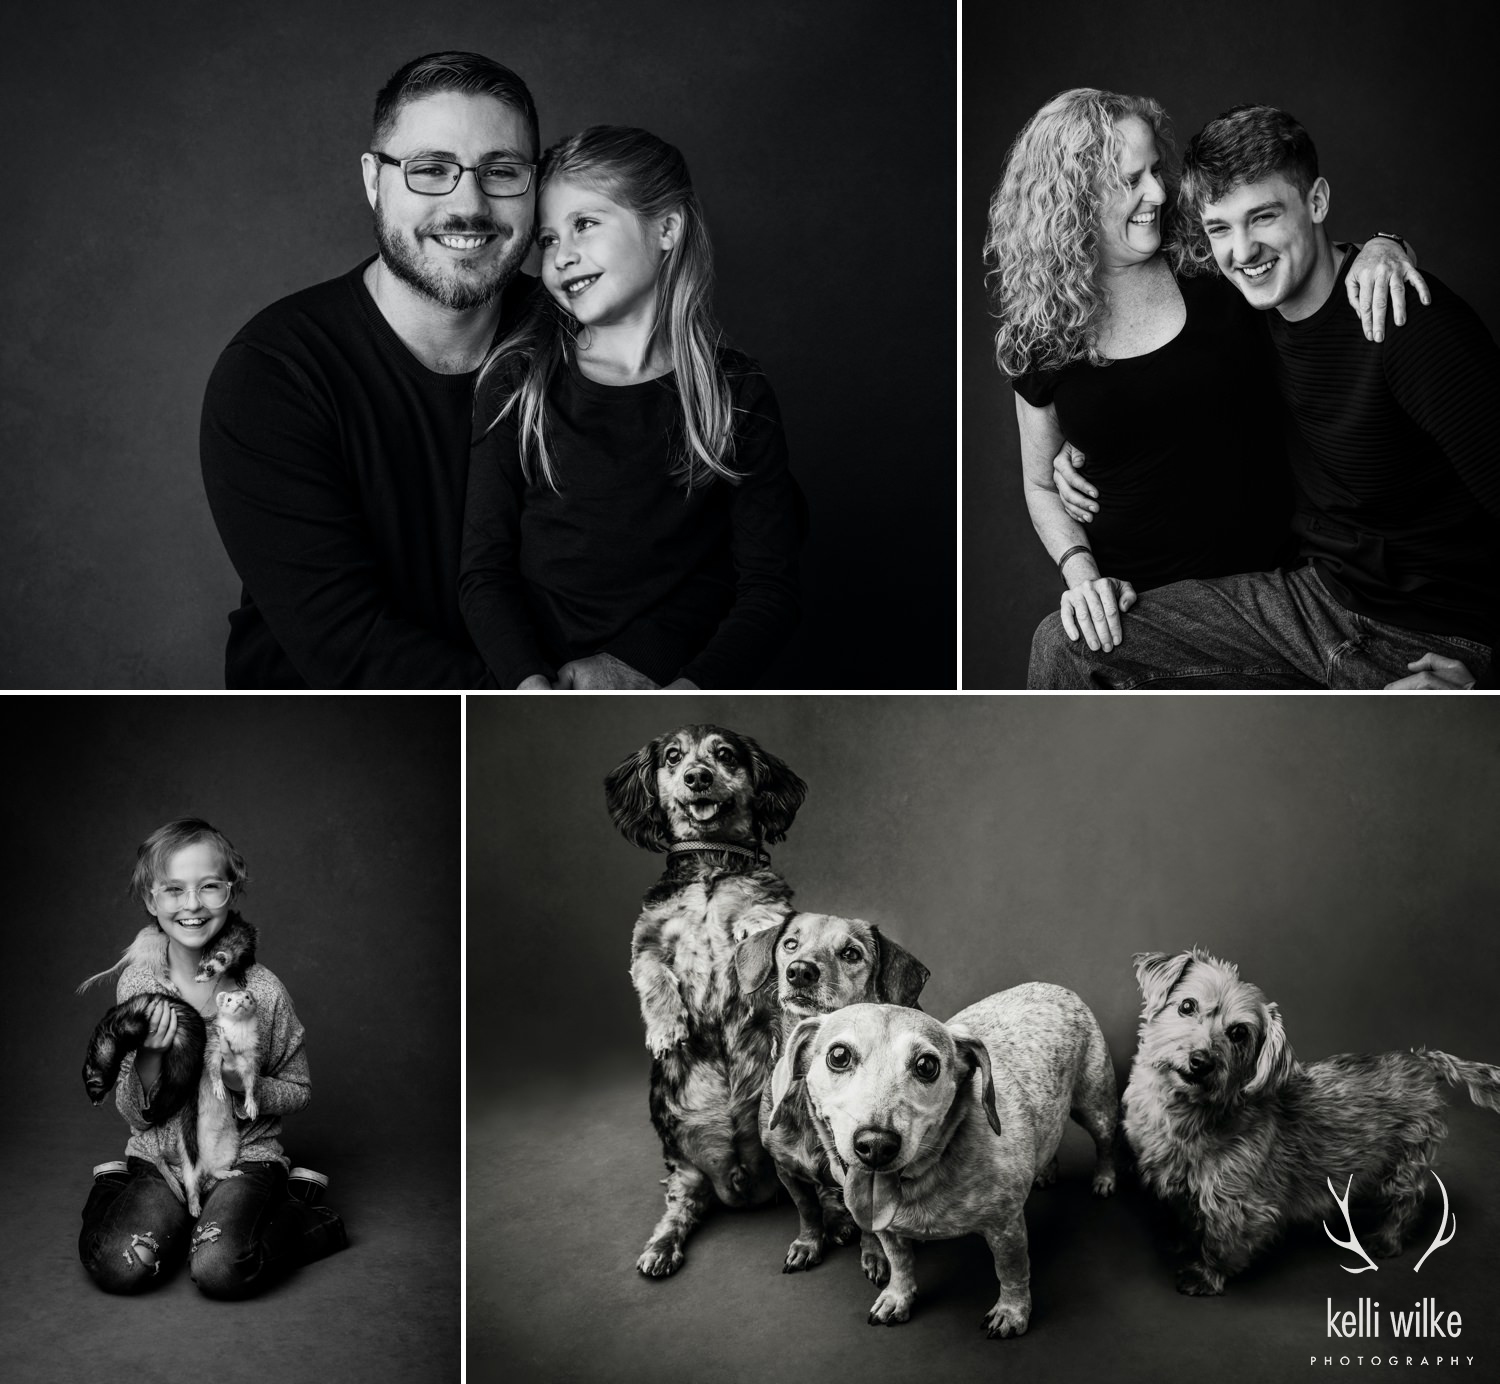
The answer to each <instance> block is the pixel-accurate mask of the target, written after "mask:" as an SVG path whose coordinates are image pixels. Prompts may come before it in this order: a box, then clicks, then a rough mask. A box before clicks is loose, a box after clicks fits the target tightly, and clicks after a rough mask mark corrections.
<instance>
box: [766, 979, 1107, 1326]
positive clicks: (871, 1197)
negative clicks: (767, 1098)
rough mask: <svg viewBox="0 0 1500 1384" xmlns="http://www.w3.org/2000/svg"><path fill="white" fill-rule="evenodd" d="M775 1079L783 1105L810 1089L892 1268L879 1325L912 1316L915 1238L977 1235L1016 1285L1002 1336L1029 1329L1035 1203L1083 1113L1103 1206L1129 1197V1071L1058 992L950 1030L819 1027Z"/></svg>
mask: <svg viewBox="0 0 1500 1384" xmlns="http://www.w3.org/2000/svg"><path fill="white" fill-rule="evenodd" d="M771 1079H772V1082H773V1088H772V1096H773V1099H774V1100H775V1101H776V1103H777V1105H778V1106H780V1105H781V1104H782V1103H783V1102H784V1101H785V1100H786V1099H787V1093H788V1091H789V1090H790V1089H792V1088H793V1087H794V1085H795V1084H796V1083H798V1082H801V1083H803V1084H804V1085H805V1089H806V1092H807V1103H808V1108H809V1110H810V1112H811V1114H812V1118H813V1123H814V1127H815V1128H816V1129H817V1131H818V1137H819V1138H820V1139H821V1141H822V1144H823V1148H824V1150H825V1151H826V1152H827V1153H828V1155H829V1164H830V1167H831V1169H832V1171H833V1175H834V1177H835V1178H837V1179H838V1181H839V1182H840V1183H841V1184H842V1185H843V1188H844V1201H845V1203H846V1205H847V1206H848V1208H849V1210H850V1212H851V1214H852V1215H853V1216H854V1219H855V1221H856V1222H858V1224H859V1226H860V1228H861V1229H864V1230H874V1231H876V1232H877V1233H878V1234H879V1236H880V1243H881V1246H882V1248H883V1249H884V1250H885V1253H886V1257H887V1258H888V1259H889V1260H890V1266H891V1269H890V1282H889V1283H887V1284H886V1286H885V1288H884V1289H883V1290H882V1292H881V1294H880V1296H879V1297H878V1298H876V1299H875V1303H874V1306H873V1307H871V1309H870V1317H869V1320H870V1322H871V1324H872V1325H886V1326H891V1325H894V1324H895V1323H897V1322H904V1321H905V1320H906V1319H907V1318H908V1317H909V1316H910V1315H911V1308H912V1303H913V1301H914V1300H915V1299H916V1295H917V1283H916V1276H915V1273H914V1272H913V1268H914V1255H913V1253H912V1244H911V1242H912V1240H948V1239H952V1238H954V1237H955V1236H958V1235H970V1234H976V1235H983V1236H984V1238H985V1241H986V1243H987V1244H988V1245H989V1247H990V1252H991V1253H992V1254H993V1255H994V1256H995V1276H996V1277H997V1278H998V1279H999V1280H1000V1297H999V1299H998V1300H997V1301H996V1303H995V1305H994V1307H992V1308H991V1309H990V1311H989V1313H988V1314H987V1315H986V1317H985V1320H984V1324H985V1327H986V1330H987V1332H988V1334H989V1335H990V1336H1019V1335H1020V1334H1021V1333H1022V1332H1024V1331H1025V1330H1026V1327H1027V1325H1028V1324H1029V1322H1030V1320H1031V1262H1030V1259H1029V1258H1028V1255H1027V1249H1026V1217H1025V1206H1026V1197H1027V1194H1028V1193H1029V1192H1030V1191H1031V1188H1032V1186H1033V1185H1034V1184H1035V1185H1041V1186H1045V1185H1046V1184H1047V1183H1049V1182H1051V1181H1052V1180H1053V1179H1054V1178H1055V1177H1056V1175H1057V1156H1056V1155H1057V1146H1058V1144H1059V1142H1061V1140H1062V1134H1063V1128H1064V1126H1065V1125H1066V1124H1067V1122H1068V1116H1069V1114H1070V1113H1071V1114H1072V1116H1073V1118H1074V1119H1075V1120H1077V1121H1078V1123H1079V1124H1081V1125H1082V1126H1083V1127H1084V1128H1085V1129H1086V1130H1087V1131H1088V1132H1089V1134H1090V1135H1092V1136H1093V1139H1094V1147H1095V1149H1096V1151H1097V1160H1096V1162H1095V1166H1094V1179H1093V1188H1094V1193H1095V1195H1097V1196H1108V1195H1109V1194H1110V1193H1111V1192H1112V1191H1113V1190H1114V1186H1115V1166H1114V1136H1115V1119H1116V1113H1117V1100H1116V1096H1115V1074H1114V1068H1113V1067H1112V1066H1111V1065H1110V1060H1109V1052H1108V1050H1107V1049H1106V1047H1105V1045H1104V1035H1103V1034H1102V1033H1101V1032H1100V1031H1099V1024H1098V1022H1097V1021H1096V1020H1095V1018H1094V1016H1093V1015H1092V1014H1091V1013H1090V1012H1089V1008H1088V1006H1087V1005H1086V1004H1084V1002H1083V1001H1082V1000H1081V999H1079V998H1078V996H1077V995H1075V994H1074V993H1073V992H1072V991H1071V990H1064V989H1063V988H1062V987H1061V986H1058V985H1042V984H1027V985H1017V986H1015V987H1014V988H1013V989H1010V990H1005V991H1003V992H1002V993H1000V994H998V995H991V996H989V997H988V998H987V999H983V1000H980V1001H979V1002H978V1003H977V1004H973V1005H970V1006H969V1008H967V1009H965V1010H963V1011H962V1012H961V1013H959V1014H955V1015H954V1016H953V1018H952V1019H951V1020H950V1021H949V1022H948V1023H946V1024H943V1023H939V1022H938V1020H936V1019H934V1018H933V1017H932V1016H931V1015H930V1014H924V1013H922V1012H921V1011H920V1010H917V1009H903V1008H900V1007H899V1006H897V1005H893V1004H852V1005H850V1006H849V1007H848V1008H846V1009H839V1010H835V1011H834V1012H833V1013H832V1014H827V1015H823V1016H821V1017H818V1018H810V1019H804V1020H803V1021H802V1022H801V1023H800V1024H799V1025H798V1026H797V1029H796V1031H795V1032H794V1033H793V1035H792V1039H791V1042H790V1043H788V1045H787V1049H786V1051H785V1052H784V1053H783V1054H782V1056H781V1058H780V1059H779V1060H778V1061H777V1063H776V1068H775V1071H774V1072H773V1073H772V1078H771Z"/></svg>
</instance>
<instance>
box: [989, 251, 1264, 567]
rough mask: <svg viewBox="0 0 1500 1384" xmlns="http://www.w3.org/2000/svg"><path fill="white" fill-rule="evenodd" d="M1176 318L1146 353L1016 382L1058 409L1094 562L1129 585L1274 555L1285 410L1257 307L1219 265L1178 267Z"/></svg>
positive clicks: (1030, 398) (1038, 403)
mask: <svg viewBox="0 0 1500 1384" xmlns="http://www.w3.org/2000/svg"><path fill="white" fill-rule="evenodd" d="M1176 282H1177V286H1178V288H1179V289H1180V290H1181V293H1182V298H1183V303H1184V305H1185V306H1186V309H1187V320H1186V322H1185V323H1184V325H1183V328H1182V330H1181V331H1180V332H1179V333H1178V334H1177V335H1176V336H1175V337H1173V338H1172V340H1171V341H1169V342H1167V343H1166V344H1165V345H1164V346H1161V347H1159V348H1158V349H1157V350H1155V351H1151V352H1148V353H1147V354H1146V355H1143V356H1132V357H1128V358H1126V359H1123V360H1113V361H1111V362H1110V363H1109V364H1108V365H1105V366H1093V365H1090V364H1089V363H1088V362H1087V361H1075V362H1073V363H1072V364H1070V365H1067V366H1064V367H1063V369H1061V370H1052V371H1045V372H1033V373H1031V374H1027V375H1022V376H1020V377H1019V378H1018V379H1016V380H1015V381H1014V382H1013V383H1014V386H1015V390H1016V392H1017V393H1018V394H1019V395H1020V396H1021V397H1022V398H1023V399H1025V400H1026V401H1027V403H1029V404H1032V405H1034V406H1035V407H1037V408H1045V407H1046V405H1048V404H1055V405H1056V407H1057V421H1058V424H1059V426H1060V427H1061V428H1062V433H1063V436H1064V437H1066V438H1067V440H1068V441H1069V442H1071V443H1072V444H1073V445H1074V446H1075V447H1077V448H1078V449H1079V450H1080V451H1082V452H1083V453H1084V456H1085V459H1086V461H1085V469H1084V475H1085V476H1086V477H1087V479H1088V480H1089V482H1090V483H1091V484H1093V485H1094V486H1096V487H1097V488H1098V491H1099V512H1098V513H1097V514H1096V515H1095V516H1094V518H1093V521H1092V522H1091V523H1090V524H1089V525H1088V539H1089V543H1090V545H1091V546H1092V547H1093V550H1094V557H1095V561H1097V562H1098V564H1099V570H1100V572H1101V573H1103V575H1105V576H1107V577H1122V578H1124V579H1125V580H1127V581H1129V582H1130V583H1131V584H1132V585H1134V586H1135V587H1136V588H1137V589H1138V590H1146V589H1148V588H1150V587H1154V586H1164V585H1166V584H1167V583H1168V582H1174V581H1181V580H1182V579H1184V578H1187V577H1221V576H1228V575H1230V574H1231V573H1234V572H1259V571H1265V570H1267V569H1269V568H1272V567H1275V566H1276V565H1277V564H1278V562H1280V561H1281V560H1282V558H1283V556H1284V553H1283V549H1284V547H1285V545H1286V543H1287V538H1288V527H1289V519H1290V514H1291V482H1290V479H1289V471H1288V467H1287V461H1286V444H1285V440H1284V428H1285V411H1284V409H1283V407H1282V404H1281V398H1280V394H1279V392H1278V390H1277V385H1276V376H1275V373H1274V371H1273V367H1272V361H1271V357H1270V356H1269V354H1268V353H1269V351H1270V343H1269V340H1268V338H1267V336H1266V328H1265V323H1264V321H1262V320H1261V314H1260V313H1258V312H1257V311H1256V310H1255V309H1254V308H1252V307H1251V306H1250V305H1249V304H1248V303H1247V302H1246V301H1245V300H1244V298H1243V297H1242V296H1241V294H1240V293H1239V292H1238V291H1237V290H1236V289H1235V288H1234V286H1233V285H1232V284H1230V283H1227V282H1226V281H1225V280H1224V279H1223V278H1221V277H1220V276H1219V275H1218V274H1214V275H1211V276H1210V275H1202V276H1193V277H1187V276H1184V277H1178V278H1177V280H1176Z"/></svg>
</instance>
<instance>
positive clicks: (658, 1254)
mask: <svg viewBox="0 0 1500 1384" xmlns="http://www.w3.org/2000/svg"><path fill="white" fill-rule="evenodd" d="M682 1259H683V1254H682V1246H681V1245H680V1244H678V1243H677V1241H676V1240H673V1239H670V1238H667V1239H662V1240H653V1241H652V1242H651V1243H650V1244H649V1245H647V1246H646V1248H645V1250H644V1251H643V1252H642V1254H641V1257H640V1258H639V1259H637V1260H636V1261H635V1266H636V1268H637V1269H639V1270H640V1271H641V1272H642V1273H643V1274H645V1275H646V1277H647V1278H666V1277H667V1276H668V1275H669V1274H674V1273H676V1272H677V1270H678V1269H680V1268H681V1267H682Z"/></svg>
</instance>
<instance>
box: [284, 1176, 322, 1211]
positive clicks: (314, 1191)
mask: <svg viewBox="0 0 1500 1384" xmlns="http://www.w3.org/2000/svg"><path fill="white" fill-rule="evenodd" d="M327 1190H328V1174H327V1173H318V1172H314V1171H313V1170H312V1169H311V1168H293V1169H292V1170H291V1172H289V1173H288V1174H287V1175H286V1193H287V1195H288V1196H289V1197H291V1198H292V1200H293V1201H300V1202H301V1203H302V1204H303V1205H304V1206H316V1205H318V1203H319V1202H321V1201H322V1200H323V1194H324V1193H325V1192H327Z"/></svg>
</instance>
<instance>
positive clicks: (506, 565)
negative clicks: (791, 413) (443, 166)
mask: <svg viewBox="0 0 1500 1384" xmlns="http://www.w3.org/2000/svg"><path fill="white" fill-rule="evenodd" d="M537 183H538V207H537V236H536V239H537V245H538V247H539V249H540V250H541V256H542V286H541V291H539V292H538V293H536V294H535V295H534V298H533V304H532V308H531V311H530V313H529V315H528V317H527V318H526V319H525V320H524V321H523V322H522V323H521V325H520V326H519V327H518V328H517V329H516V331H515V332H514V333H512V334H511V335H510V336H509V337H508V338H507V339H505V340H503V341H501V342H500V343H499V344H498V345H497V346H496V347H495V349H494V350H493V351H492V352H491V353H490V356H489V358H488V359H487V360H486V362H485V365H484V367H483V369H482V370H481V372H480V375H479V380H478V384H477V387H476V395H475V397H476V403H475V413H476V421H477V424H478V427H479V428H480V429H483V430H484V436H483V438H482V440H481V441H480V443H479V445H478V447H477V448H476V450H475V452H474V454H473V456H472V458H471V463H470V468H469V493H468V503H467V509H466V512H465V517H464V543H463V557H462V570H461V573H460V577H459V603H460V606H461V608H462V610H463V614H464V619H465V621H466V623H467V624H468V627H469V632H470V634H471V635H472V636H473V638H474V642H475V645H476V646H477V647H478V649H479V651H480V653H481V654H482V655H483V657H484V660H485V662H486V664H487V665H488V666H489V668H490V671H491V672H492V673H493V674H494V675H495V677H496V678H497V679H498V680H499V682H500V685H501V686H502V687H520V688H536V689H542V688H549V687H556V688H580V689H590V688H649V687H658V686H667V687H715V688H723V687H743V686H747V685H749V684H751V683H752V682H754V681H755V679H756V678H757V677H758V676H759V675H760V674H761V673H762V672H763V671H764V669H765V667H766V665H767V663H768V662H769V661H770V659H771V657H772V656H773V655H774V654H775V652H776V651H777V649H778V648H779V647H780V645H781V644H782V643H783V642H784V640H785V638H786V636H787V635H788V634H789V633H790V631H791V628H792V627H793V625H794V624H795V623H796V621H797V618H798V612H799V599H798V591H797V555H798V550H799V549H800V547H801V542H802V533H803V528H804V525H805V519H804V507H803V501H802V494H801V491H800V490H799V489H798V487H797V484H796V482H795V481H794V480H793V479H792V476H791V473H790V471H789V470H788V469H787V455H786V441H785V439H784V437H783V435H782V430H781V416H780V412H779V411H778V409H777V406H776V398H775V395H774V394H772V392H771V387H770V385H769V384H768V383H767V382H766V378H765V376H764V374H762V372H761V371H760V369H759V368H758V367H757V366H756V365H755V364H754V362H752V361H751V360H749V359H747V358H746V357H745V356H742V355H740V354H739V353H738V352H736V351H732V350H730V349H729V348H728V347H726V346H725V345H724V344H723V341H722V336H721V333H720V331H719V327H718V324H717V322H716V321H715V318H714V313H713V304H712V280H713V265H712V251H711V249H710V246H709V240H708V232H707V230H706V228H705V226H704V221H703V213H702V209H701V208H700V206H699V203H698V198H697V196H696V195H695V193H694V191H693V185H692V180H691V178H690V176H689V174H688V169H687V165H686V163H685V162H684V161H683V158H682V155H681V154H680V153H679V152H678V151H677V150H676V149H675V148H673V147H672V146H671V145H670V144H667V143H665V142H664V141H662V140H660V139H658V138H656V136H654V135H651V134H648V133H647V132H646V131H644V130H635V129H625V128H620V127H615V126H603V125H596V126H592V127H591V128H589V129H586V130H583V131H582V132H581V133H579V134H576V135H573V136H571V137H570V138H568V139H565V140H563V141H562V142H561V143H559V144H556V145H554V146H553V147H552V148H550V149H548V150H547V152H546V153H545V154H544V155H543V156H542V162H541V165H540V167H539V169H538V174H537Z"/></svg>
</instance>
